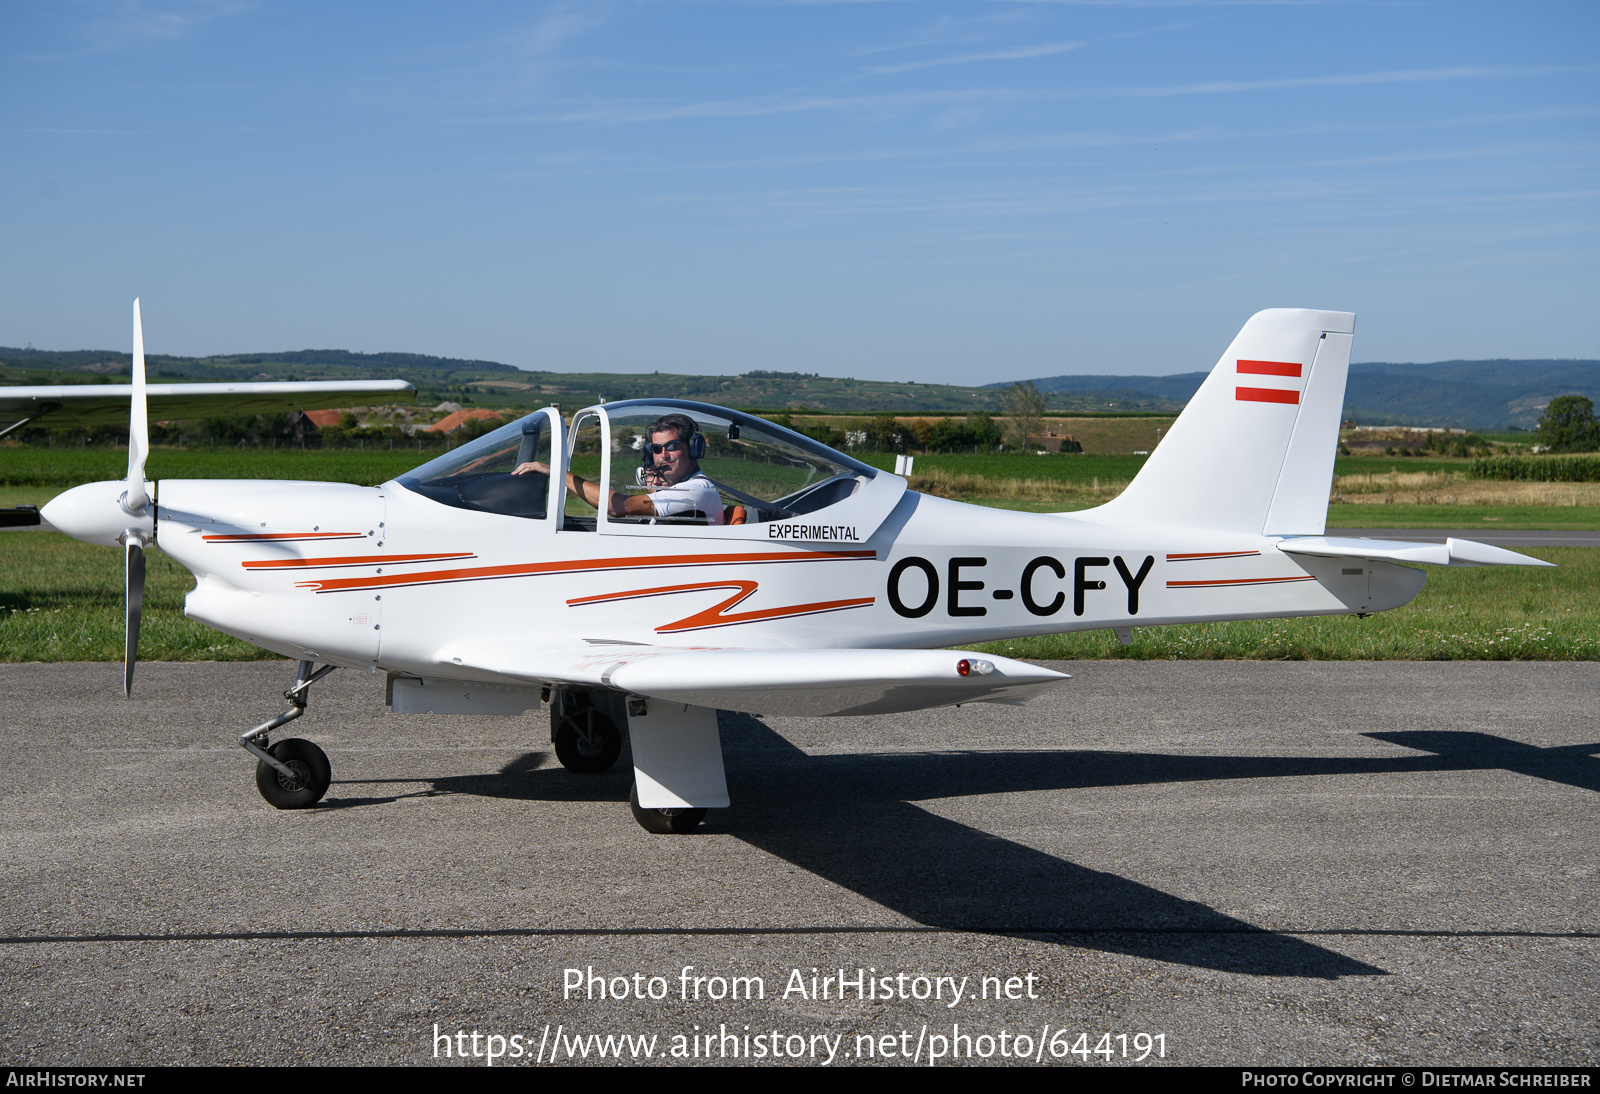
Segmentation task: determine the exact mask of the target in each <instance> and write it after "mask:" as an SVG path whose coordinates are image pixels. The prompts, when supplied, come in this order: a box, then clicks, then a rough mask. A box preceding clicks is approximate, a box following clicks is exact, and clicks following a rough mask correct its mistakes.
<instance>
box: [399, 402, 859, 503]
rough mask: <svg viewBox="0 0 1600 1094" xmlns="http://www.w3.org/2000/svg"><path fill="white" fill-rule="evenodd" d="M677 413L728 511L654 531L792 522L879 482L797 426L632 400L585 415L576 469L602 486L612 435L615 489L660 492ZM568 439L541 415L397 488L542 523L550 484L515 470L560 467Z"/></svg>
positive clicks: (467, 447) (548, 413)
mask: <svg viewBox="0 0 1600 1094" xmlns="http://www.w3.org/2000/svg"><path fill="white" fill-rule="evenodd" d="M669 415H682V416H684V417H687V418H689V419H690V420H691V421H692V422H693V423H694V425H695V432H696V433H697V434H698V436H699V437H700V438H701V439H700V440H698V441H694V447H695V449H696V450H700V449H701V448H702V447H703V451H702V452H701V454H700V455H699V456H698V458H697V459H696V460H695V464H696V469H697V470H698V471H699V472H700V473H701V474H703V475H705V476H706V477H707V478H709V479H710V480H711V482H712V484H713V485H714V486H715V487H716V489H717V492H718V493H719V495H720V496H721V500H722V502H723V503H724V506H725V512H723V513H705V512H700V511H693V512H688V513H678V514H671V515H666V516H660V517H656V518H646V519H647V520H648V523H651V524H657V523H676V524H724V523H730V522H731V523H750V524H756V523H761V522H766V521H774V520H786V519H789V518H792V517H797V516H802V515H805V514H808V513H814V512H816V511H818V510H820V509H824V508H827V507H829V506H832V505H834V504H836V503H838V502H840V501H843V500H845V499H847V498H849V497H851V496H852V495H854V494H856V493H857V492H858V491H860V490H861V489H862V488H863V487H864V486H866V485H867V484H868V483H870V482H872V480H873V479H874V478H876V477H877V475H878V472H877V470H876V469H875V468H873V467H871V466H869V465H867V464H865V463H862V462H861V461H859V460H856V459H852V458H851V457H849V456H847V455H845V454H844V453H842V452H838V451H835V450H834V449H832V448H829V447H828V446H827V445H824V444H821V443H819V442H817V441H814V440H812V439H811V438H810V437H807V436H804V435H803V434H800V433H797V432H795V431H794V430H792V429H786V428H785V427H783V426H780V425H776V424H774V423H772V422H769V421H766V420H764V419H762V418H758V417H756V416H755V415H753V414H745V413H743V412H741V411H737V410H730V409H728V408H726V407H718V406H712V405H710V404H707V403H697V402H690V401H688V400H682V399H629V400H625V401H623V402H617V403H609V404H602V405H600V406H594V407H589V408H587V409H585V410H581V411H579V412H577V413H576V414H575V415H574V416H573V423H572V434H571V437H570V445H569V447H568V451H567V452H566V456H567V464H566V467H567V470H569V471H572V472H573V473H574V474H576V475H578V476H580V477H584V478H587V479H589V480H590V481H596V482H598V481H599V480H600V478H601V475H602V460H601V455H602V453H601V448H602V446H603V445H606V441H605V439H604V438H609V445H606V447H608V448H609V453H608V454H609V456H610V459H609V461H606V462H608V463H609V466H610V478H611V481H610V483H609V486H610V489H611V490H613V491H616V492H618V493H620V494H622V495H624V496H632V495H637V494H647V493H649V492H650V491H651V490H652V489H653V488H655V486H656V484H653V483H652V481H651V479H650V478H649V476H648V473H647V467H648V465H649V463H650V462H651V461H650V460H647V456H648V455H649V453H648V452H647V446H648V445H649V442H650V436H649V430H650V426H651V425H652V423H655V422H657V421H658V420H659V419H661V418H664V417H667V416H669ZM602 416H603V418H604V426H605V428H604V429H602V428H601V425H602V423H601V418H602ZM561 432H562V430H561V427H560V423H559V418H557V417H556V413H555V411H554V410H553V409H547V410H540V411H535V412H534V413H532V414H529V415H527V416H525V417H523V418H520V419H518V420H517V421H514V422H510V423H508V424H506V425H503V426H501V427H499V428H498V429H495V430H493V431H492V432H489V433H486V434H484V435H483V436H481V437H477V438H474V439H473V440H471V441H468V442H467V443H465V444H463V445H461V446H460V447H459V448H455V449H452V450H451V451H449V452H446V453H445V454H444V455H442V456H439V457H438V458H436V459H433V460H430V461H429V462H427V463H425V464H423V465H422V466H420V467H418V468H416V469H415V470H413V471H410V472H407V473H406V474H404V475H401V476H400V477H399V478H398V480H397V481H398V482H399V483H400V485H402V486H404V487H405V488H406V489H408V490H411V491H414V492H416V493H418V494H421V495H423V496H424V497H427V498H431V499H432V500H434V501H437V502H440V503H441V504H444V505H450V506H454V507H456V508H459V509H471V510H476V511H479V512H488V513H499V514H502V515H505V516H514V517H522V518H525V519H532V520H543V519H545V517H546V516H547V513H548V504H549V500H550V499H549V497H548V494H549V490H548V486H549V479H548V478H547V477H546V476H545V475H543V474H537V473H529V472H524V473H523V474H520V475H519V474H517V473H516V471H517V468H519V467H522V466H524V465H526V464H529V463H537V464H541V465H544V466H546V467H551V466H555V465H556V463H557V462H558V461H559V460H560V457H561V453H560V452H559V451H554V452H553V451H552V440H553V438H555V437H559V436H560V433H561ZM559 443H560V442H559V441H557V442H556V444H557V445H559ZM552 457H554V458H552ZM574 506H577V507H578V509H582V508H583V507H584V506H583V503H582V502H580V501H579V500H578V499H577V498H576V497H569V499H568V503H567V509H568V516H569V518H570V517H571V515H572V513H573V511H574ZM589 511H590V512H593V509H592V508H590V509H589ZM614 519H615V518H614Z"/></svg>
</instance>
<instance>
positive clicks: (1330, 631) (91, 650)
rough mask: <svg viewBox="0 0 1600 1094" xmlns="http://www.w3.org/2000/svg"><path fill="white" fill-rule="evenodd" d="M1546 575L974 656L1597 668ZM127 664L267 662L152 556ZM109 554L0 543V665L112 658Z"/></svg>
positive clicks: (66, 542)
mask: <svg viewBox="0 0 1600 1094" xmlns="http://www.w3.org/2000/svg"><path fill="white" fill-rule="evenodd" d="M1526 553H1528V554H1531V555H1533V556H1535V557H1537V558H1541V559H1544V560H1546V561H1549V562H1554V563H1556V564H1557V565H1558V566H1559V567H1560V568H1559V569H1556V570H1526V569H1520V568H1518V569H1512V568H1505V569H1482V568H1465V569H1442V568H1438V567H1434V568H1431V569H1429V571H1428V583H1427V585H1426V586H1424V587H1423V590H1422V593H1421V594H1420V595H1419V596H1418V597H1417V599H1416V600H1415V601H1413V602H1412V603H1411V604H1409V605H1407V606H1406V607H1404V608H1401V609H1399V610H1398V611H1394V612H1387V613H1383V614H1380V615H1375V616H1372V617H1370V618H1368V619H1355V618H1352V617H1348V616H1338V617H1330V618H1325V619H1301V620H1282V621H1272V622H1252V623H1218V624H1203V625H1198V626H1189V627H1151V628H1144V629H1137V630H1135V631H1134V642H1133V645H1131V646H1128V647H1123V646H1122V645H1120V644H1119V643H1118V642H1117V641H1116V639H1115V638H1114V637H1112V636H1111V635H1110V634H1109V633H1108V632H1103V631H1096V632H1090V633H1086V634H1080V635H1063V636H1054V637H1048V638H1034V639H1026V640H1019V641H1012V642H1003V643H999V644H996V645H993V646H987V647H981V648H985V649H989V650H991V651H992V652H996V653H1003V654H1006V655H1007V656H1013V657H1030V658H1100V657H1113V658H1182V659H1218V658H1250V659H1274V660H1276V659H1292V660H1350V659H1400V660H1483V659H1490V660H1541V661H1549V660H1557V661H1572V660H1583V661H1587V660H1594V659H1595V658H1597V657H1600V596H1597V595H1596V594H1597V592H1600V551H1596V550H1592V549H1587V548H1571V547H1569V548H1547V549H1535V550H1529V551H1528V552H1526ZM146 557H147V559H148V576H147V579H146V587H145V614H144V631H143V635H142V636H141V642H140V656H141V658H143V659H144V660H151V661H248V660H264V659H271V658H272V656H273V655H271V654H268V653H265V652H264V651H262V650H258V649H256V648H255V647H253V646H248V645H246V644H245V643H243V642H239V641H237V640H235V639H232V638H228V637H226V636H225V635H221V634H218V633H217V632H215V631H212V630H209V629H207V628H205V627H203V626H201V625H200V624H198V623H193V622H191V621H189V620H188V619H185V618H184V617H183V595H184V593H185V592H187V591H188V590H189V589H190V588H192V587H193V585H194V579H193V578H192V577H191V576H190V575H189V573H188V571H186V570H184V569H183V568H182V567H181V566H179V565H178V564H177V563H175V562H173V561H172V560H171V559H170V558H168V557H167V556H166V555H165V554H163V553H162V552H161V551H159V550H154V551H150V552H149V553H148V554H147V556H146ZM122 583H123V575H122V553H121V552H120V551H115V550H110V549H108V548H104V547H92V546H89V545H88V544H83V543H79V542H77V541H76V540H72V539H69V538H67V537H66V536H64V535H61V534H59V533H55V532H5V533H0V660H4V661H116V660H121V658H122V629H123V601H122Z"/></svg>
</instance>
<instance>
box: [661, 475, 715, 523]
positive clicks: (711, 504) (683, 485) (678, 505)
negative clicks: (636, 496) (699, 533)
mask: <svg viewBox="0 0 1600 1094" xmlns="http://www.w3.org/2000/svg"><path fill="white" fill-rule="evenodd" d="M648 496H649V498H650V504H651V505H653V506H655V509H656V516H658V517H671V516H676V515H677V514H679V513H688V512H692V511H694V510H696V509H698V510H699V511H700V512H702V513H704V514H705V515H706V520H707V521H708V522H709V523H711V524H721V523H722V495H721V494H719V493H717V487H716V484H715V483H713V482H712V481H711V480H710V479H708V478H706V474H705V472H704V471H696V472H695V473H694V474H692V475H690V476H689V477H688V478H686V479H684V480H683V481H682V482H680V483H675V484H674V485H672V486H663V487H662V488H661V489H660V490H652V491H651V492H650V494H649V495H648Z"/></svg>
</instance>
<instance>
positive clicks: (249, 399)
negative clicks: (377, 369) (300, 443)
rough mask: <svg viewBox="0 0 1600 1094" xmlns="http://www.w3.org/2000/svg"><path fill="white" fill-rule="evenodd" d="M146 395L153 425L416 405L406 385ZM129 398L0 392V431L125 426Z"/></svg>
mask: <svg viewBox="0 0 1600 1094" xmlns="http://www.w3.org/2000/svg"><path fill="white" fill-rule="evenodd" d="M145 393H146V394H145V399H146V402H147V403H148V404H149V408H150V420H151V421H171V420H173V419H178V418H212V417H216V416H218V415H223V414H282V413H287V412H290V411H295V410H331V409H335V408H338V407H346V406H357V405H365V404H372V403H414V402H416V401H417V389H416V388H414V387H412V386H411V385H410V384H408V383H406V382H405V381H404V380H300V381H286V382H272V383H267V382H263V383H238V384H233V383H221V384H150V385H149V386H147V387H146V388H145ZM132 399H133V385H132V384H62V385H57V386H52V387H0V431H9V430H11V429H15V428H16V427H17V426H19V425H23V424H33V425H41V426H56V425H123V426H125V425H126V424H127V422H128V415H129V413H130V407H131V403H132Z"/></svg>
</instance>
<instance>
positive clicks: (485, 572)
mask: <svg viewBox="0 0 1600 1094" xmlns="http://www.w3.org/2000/svg"><path fill="white" fill-rule="evenodd" d="M876 557H877V552H876V551H807V552H804V553H796V554H785V555H776V554H772V553H770V552H764V553H759V554H758V553H751V552H739V553H731V552H730V553H728V554H716V555H646V556H643V557H640V558H597V559H578V560H574V561H571V562H521V563H513V564H511V565H507V566H470V567H465V568H462V569H457V570H432V571H429V572H427V573H420V574H416V573H413V574H374V575H372V576H370V577H333V578H327V579H325V580H321V581H299V582H296V583H295V588H297V589H314V590H315V591H317V592H319V593H334V592H342V591H344V590H348V589H387V588H394V587H396V586H403V585H439V584H444V583H447V582H455V581H493V580H496V579H499V578H506V577H536V576H538V575H540V574H578V573H590V572H594V571H597V570H641V569H659V568H662V567H670V566H727V565H736V564H744V565H758V566H759V565H766V564H769V563H775V562H844V561H849V560H852V559H872V558H876Z"/></svg>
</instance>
